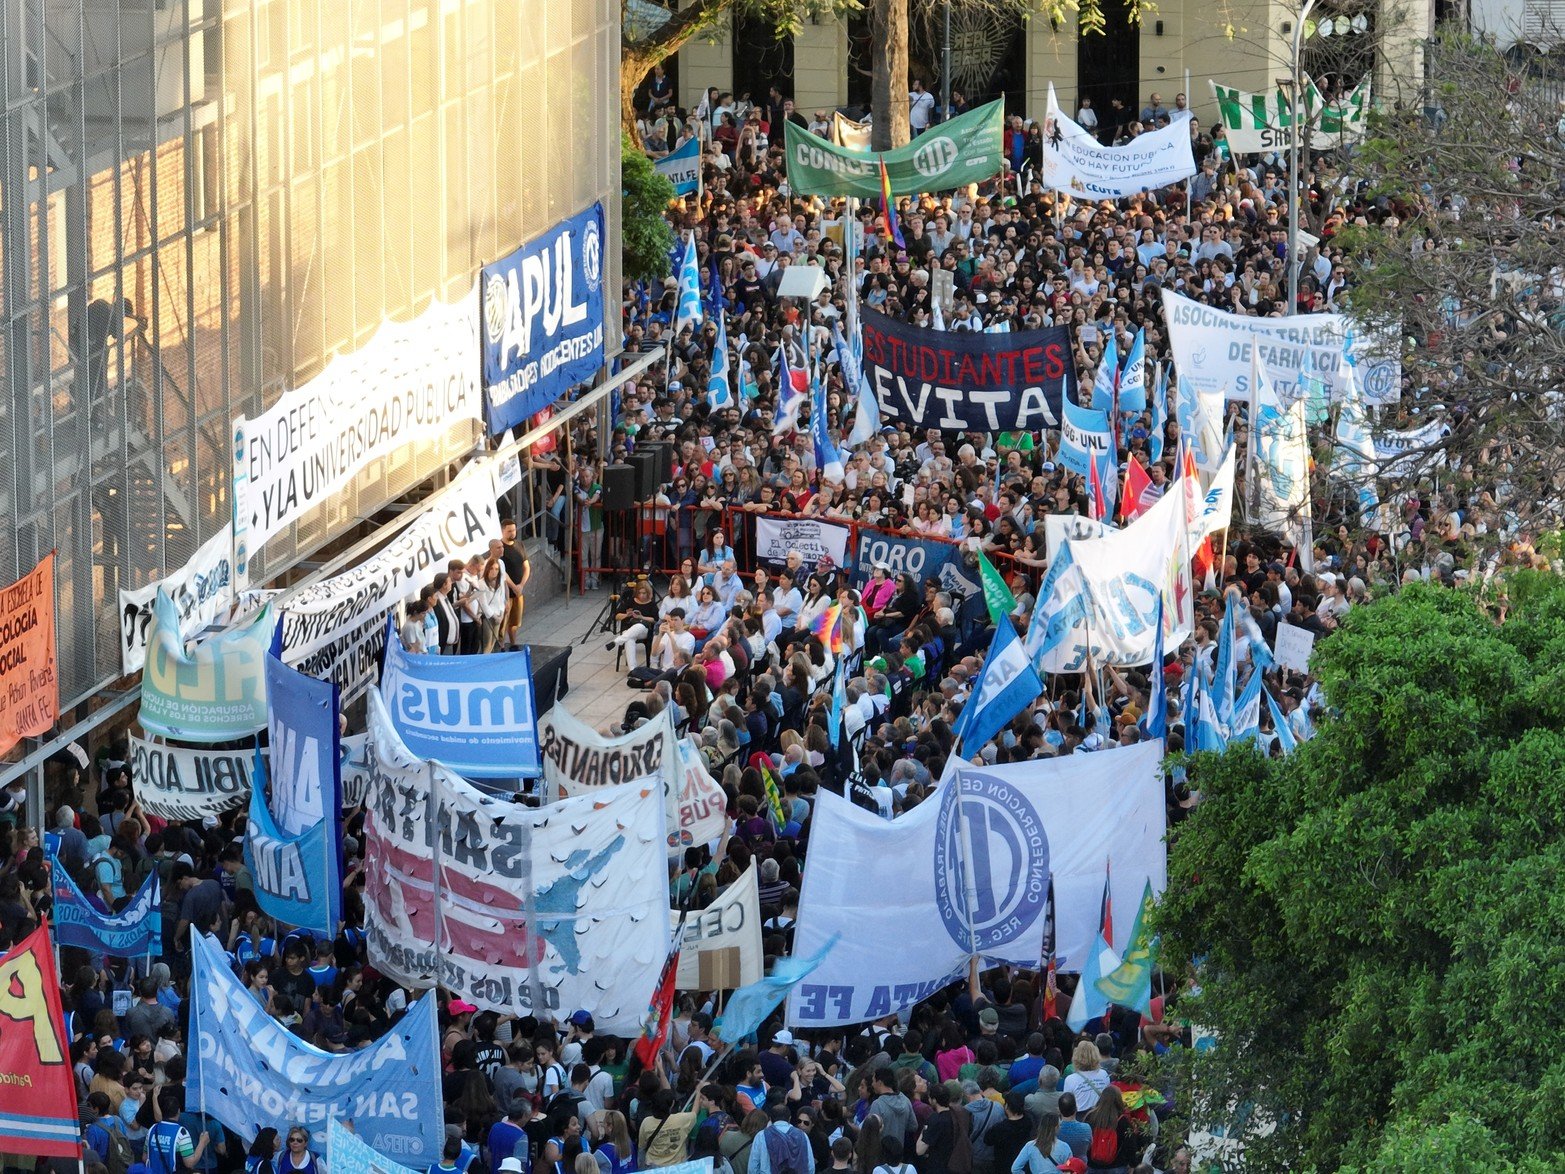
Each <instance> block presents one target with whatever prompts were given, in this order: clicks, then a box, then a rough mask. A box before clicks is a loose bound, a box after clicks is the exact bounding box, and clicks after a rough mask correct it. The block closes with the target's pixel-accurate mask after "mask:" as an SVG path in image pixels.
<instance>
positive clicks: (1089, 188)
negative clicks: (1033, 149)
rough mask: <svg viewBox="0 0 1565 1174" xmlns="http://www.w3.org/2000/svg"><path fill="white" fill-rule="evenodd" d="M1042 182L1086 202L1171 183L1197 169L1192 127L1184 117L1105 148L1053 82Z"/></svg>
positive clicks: (1045, 125)
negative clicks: (1067, 108) (1063, 102)
mask: <svg viewBox="0 0 1565 1174" xmlns="http://www.w3.org/2000/svg"><path fill="white" fill-rule="evenodd" d="M1041 158H1042V165H1041V166H1040V167H1039V169H1038V170H1039V174H1040V175H1041V176H1042V179H1043V186H1044V187H1046V188H1053V189H1054V190H1055V191H1061V192H1069V193H1070V194H1071V195H1072V196H1075V197H1077V198H1080V199H1086V200H1117V199H1120V198H1122V197H1124V196H1134V195H1136V194H1137V193H1138V192H1141V191H1145V190H1149V189H1157V188H1161V187H1167V186H1168V185H1169V184H1171V183H1178V182H1179V181H1180V180H1182V179H1188V178H1189V177H1190V176H1192V175H1194V174H1195V172H1196V165H1195V156H1194V155H1193V154H1192V153H1191V150H1190V128H1189V127H1188V126H1186V125H1185V122H1184V120H1183V119H1178V120H1176V121H1174V122H1171V123H1169V124H1168V125H1167V126H1165V127H1164V128H1163V129H1161V130H1148V131H1146V132H1144V133H1142V134H1139V135H1137V136H1136V137H1135V138H1133V139H1131V140H1130V142H1128V143H1126V144H1124V145H1123V146H1119V147H1105V146H1103V145H1102V144H1101V143H1099V142H1098V140H1097V139H1096V138H1095V137H1094V136H1093V135H1092V134H1090V133H1089V132H1088V131H1086V130H1083V129H1082V128H1081V127H1080V126H1079V125H1078V124H1077V123H1076V122H1075V120H1074V119H1072V118H1070V117H1069V116H1068V115H1067V114H1066V113H1065V112H1064V111H1063V110H1061V109H1060V107H1059V104H1058V103H1057V102H1056V101H1055V100H1054V83H1053V82H1050V83H1049V101H1048V108H1047V115H1046V117H1045V119H1044V124H1043V152H1042V156H1041Z"/></svg>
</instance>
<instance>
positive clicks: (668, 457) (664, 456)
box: [641, 440, 674, 485]
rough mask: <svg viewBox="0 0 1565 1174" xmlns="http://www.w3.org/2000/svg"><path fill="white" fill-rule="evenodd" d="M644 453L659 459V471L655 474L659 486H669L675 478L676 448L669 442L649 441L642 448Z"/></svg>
mask: <svg viewBox="0 0 1565 1174" xmlns="http://www.w3.org/2000/svg"><path fill="white" fill-rule="evenodd" d="M641 451H642V452H649V453H652V454H653V455H654V456H655V457H657V462H658V463H657V470H656V472H655V473H654V474H653V475H654V476H655V477H656V479H657V484H659V485H667V484H668V483H669V481H670V480H672V479H673V476H674V446H673V444H672V443H671V442H669V441H667V440H653V441H648V442H647V443H646V444H644V445H642V446H641Z"/></svg>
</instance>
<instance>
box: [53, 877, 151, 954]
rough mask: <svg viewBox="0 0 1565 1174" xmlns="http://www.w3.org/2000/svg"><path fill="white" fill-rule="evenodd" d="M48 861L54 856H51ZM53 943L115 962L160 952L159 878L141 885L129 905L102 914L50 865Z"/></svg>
mask: <svg viewBox="0 0 1565 1174" xmlns="http://www.w3.org/2000/svg"><path fill="white" fill-rule="evenodd" d="M50 855H51V857H52V856H53V853H52V852H51V853H50ZM50 874H51V875H52V876H53V877H54V940H55V941H56V942H58V943H59V944H60V945H62V946H75V947H77V948H78V949H82V950H91V951H92V952H93V953H95V954H109V955H112V956H113V957H115V958H145V957H147V956H148V955H157V954H161V953H162V952H163V896H162V888H161V886H160V885H159V884H158V874H157V873H156V872H153V873H152V875H151V876H149V877H147V879H146V880H145V881H143V882H142V884H141V888H140V889H138V890H137V891H136V895H135V897H133V898H132V899H131V901H130V904H128V905H126V906H125V908H123V909H121V910H120V911H119V912H118V913H105V912H103V910H101V909H99V908H98V907H97V906H96V905H94V904H93V903H92V901H91V900H90V899H89V898H88V897H87V895H86V894H85V893H83V892H82V891H81V890H80V889H79V888H77V887H76V882H75V881H73V880H72V879H71V874H70V873H68V872H66V871H65V866H64V865H62V864H61V863H60V862H59V861H58V860H54V861H53V867H52V868H51V870H50Z"/></svg>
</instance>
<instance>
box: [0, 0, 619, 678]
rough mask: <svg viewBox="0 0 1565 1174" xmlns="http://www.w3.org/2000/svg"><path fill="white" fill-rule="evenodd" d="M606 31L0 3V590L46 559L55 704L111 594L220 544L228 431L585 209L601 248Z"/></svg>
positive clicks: (453, 450)
mask: <svg viewBox="0 0 1565 1174" xmlns="http://www.w3.org/2000/svg"><path fill="white" fill-rule="evenodd" d="M618 37H619V0H0V54H3V59H0V96H3V98H4V104H3V106H0V132H3V133H0V278H3V280H0V325H3V329H0V387H3V389H4V392H3V394H0V581H3V582H10V581H11V580H13V579H15V578H16V577H17V576H18V574H20V573H21V572H22V571H25V570H26V569H27V568H28V567H30V566H31V565H32V564H33V563H34V562H36V561H37V559H38V558H39V557H40V556H41V555H42V554H44V553H46V552H47V551H48V550H50V549H51V548H57V549H58V551H59V563H58V566H57V571H56V576H57V581H58V592H59V599H58V601H57V603H58V611H57V614H58V617H59V641H60V670H61V699H62V701H63V702H64V703H65V704H66V705H70V704H72V703H74V702H76V701H79V700H81V699H83V698H85V697H87V696H88V695H90V694H91V693H92V692H93V691H95V690H96V689H98V688H100V687H102V686H103V685H104V684H105V683H107V682H109V681H111V680H113V679H114V678H116V677H117V676H119V651H118V636H117V632H116V630H115V625H116V620H115V615H116V606H115V605H116V602H117V599H116V593H117V592H118V591H119V590H120V589H121V588H131V587H138V586H142V585H144V584H146V583H148V582H151V581H152V580H155V579H157V578H160V577H161V576H162V575H164V574H165V573H166V572H167V571H168V570H171V569H174V568H177V567H179V566H181V565H182V564H183V563H184V562H185V561H186V560H187V559H188V558H189V557H190V555H191V554H192V553H194V551H195V550H196V548H197V547H198V546H199V545H200V544H201V543H202V542H203V541H205V540H206V539H207V538H210V537H211V536H212V535H213V534H215V533H216V532H217V531H219V530H221V529H222V527H223V526H224V525H225V524H226V523H227V522H228V521H229V518H230V514H231V508H232V506H231V476H232V455H231V451H232V450H231V437H232V422H233V421H234V419H236V418H237V417H239V416H251V415H254V414H256V413H257V412H259V411H260V410H262V409H263V408H264V407H266V406H268V405H270V404H272V403H274V402H275V401H276V400H277V398H278V397H279V396H281V395H282V394H283V392H284V390H285V389H288V388H292V387H298V386H300V385H301V384H303V383H304V382H306V381H307V380H309V379H310V378H311V377H313V376H314V375H316V374H318V373H319V372H320V370H321V369H322V368H323V367H324V366H325V364H326V362H327V360H328V359H329V358H330V357H331V356H332V355H333V354H336V353H343V352H348V351H352V350H354V349H356V348H358V347H359V346H361V345H362V344H363V343H364V342H366V341H367V340H368V339H369V338H370V337H371V336H372V335H373V334H374V333H375V331H376V329H377V327H379V326H380V325H381V323H382V322H383V321H384V320H386V319H388V318H395V319H406V318H409V317H412V316H413V315H415V314H417V313H419V312H421V311H422V310H424V309H425V308H427V307H428V306H429V304H430V302H431V301H432V300H434V299H440V300H444V301H452V300H455V299H458V298H460V297H464V296H469V295H470V294H471V291H472V289H473V285H474V280H475V277H476V275H477V271H478V269H479V268H480V267H481V266H482V265H483V264H485V263H486V262H488V261H490V260H493V259H495V258H497V257H500V256H503V255H504V254H505V253H507V252H509V251H511V250H512V249H514V248H515V247H516V246H517V245H519V244H520V243H522V242H523V241H525V240H527V239H529V238H531V237H533V236H535V235H537V234H538V233H540V232H542V231H543V230H544V229H546V228H547V227H549V226H550V225H551V224H553V223H554V222H555V221H557V220H559V219H561V218H562V217H564V216H566V215H569V214H570V213H572V212H575V211H577V210H579V209H581V208H583V207H585V206H587V205H588V204H590V203H591V202H592V201H594V200H597V199H602V200H604V202H605V208H606V209H607V211H608V214H609V216H610V224H611V234H610V239H611V240H612V239H617V224H616V223H615V218H616V217H617V215H618V200H617V198H614V197H615V195H616V193H617V190H618V182H619V180H618V151H619V148H618V131H617V129H616V128H617V106H616V103H615V101H614V95H616V94H617V93H618V90H617V84H616V83H617V70H618V64H619V48H618ZM606 262H607V267H608V268H609V272H608V273H607V274H606V275H605V281H606V284H609V286H610V288H617V286H618V278H617V265H618V256H617V253H616V252H615V251H613V250H610V255H609V257H607V258H606ZM364 394H365V395H366V396H372V395H374V394H375V389H374V388H373V387H366V388H365V389H364ZM475 439H476V435H475V433H474V431H473V430H472V429H469V428H465V427H460V426H458V427H454V428H453V429H452V430H451V432H450V433H449V434H448V436H447V437H446V440H445V443H444V444H443V445H440V444H437V445H431V446H430V447H429V448H428V449H427V450H426V451H420V452H416V453H404V454H400V455H398V456H397V457H396V458H392V459H388V460H386V461H383V462H377V463H376V464H375V465H372V466H371V467H370V468H368V469H366V470H365V471H364V473H363V474H361V475H360V476H359V477H358V478H357V479H356V480H355V482H354V484H353V485H352V486H351V487H350V488H349V489H348V490H347V491H345V492H344V493H342V494H341V495H339V496H338V498H337V499H335V501H334V502H333V503H331V504H330V505H328V506H326V507H324V508H322V509H319V510H317V511H315V512H314V513H312V514H310V515H308V516H307V517H306V518H304V519H303V521H302V522H300V523H299V524H298V525H297V526H295V527H294V528H292V529H290V530H288V531H285V532H283V533H281V534H279V535H277V536H276V537H274V538H273V539H271V540H270V541H269V542H268V543H267V545H266V547H265V548H264V550H263V552H262V554H261V556H260V557H259V558H257V559H256V560H254V562H253V563H252V568H253V569H252V573H251V577H252V580H253V581H255V582H258V583H259V582H263V581H264V580H265V579H266V578H267V577H268V576H269V575H273V574H276V573H278V572H279V571H281V570H283V569H285V568H287V567H289V566H291V565H293V564H294V563H297V562H298V561H300V560H301V559H303V558H305V557H307V556H308V555H309V554H310V553H311V552H312V551H314V550H316V549H317V548H319V547H320V546H321V544H322V543H324V542H326V541H327V540H329V539H330V538H331V537H333V536H334V535H335V534H337V533H340V532H341V531H342V529H343V528H344V527H345V526H347V525H349V524H351V523H353V522H356V521H358V520H360V519H362V518H364V517H366V516H368V515H370V514H372V513H373V512H374V511H375V510H377V509H378V508H379V507H381V506H382V505H384V504H385V503H386V502H388V501H389V500H391V499H393V498H395V497H396V496H398V495H399V494H401V493H402V492H404V491H405V490H407V489H408V488H409V487H410V486H413V485H415V484H416V483H418V482H419V481H421V480H423V479H424V478H426V477H428V476H429V475H430V474H431V473H432V472H434V471H435V470H436V469H438V468H439V466H440V465H442V464H443V463H444V462H445V461H447V460H449V459H451V458H452V457H454V456H456V455H459V454H460V453H462V452H464V451H466V450H467V449H468V448H470V447H471V445H472V443H473V442H474V440H475Z"/></svg>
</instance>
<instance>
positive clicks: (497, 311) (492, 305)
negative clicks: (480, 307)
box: [484, 273, 507, 339]
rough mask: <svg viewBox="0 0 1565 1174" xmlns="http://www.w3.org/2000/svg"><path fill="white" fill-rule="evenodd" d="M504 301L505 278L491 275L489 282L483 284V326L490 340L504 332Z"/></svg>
mask: <svg viewBox="0 0 1565 1174" xmlns="http://www.w3.org/2000/svg"><path fill="white" fill-rule="evenodd" d="M505 299H506V290H505V278H503V277H501V276H500V275H499V274H498V273H494V274H491V275H490V277H489V280H488V281H486V282H484V325H485V326H486V327H487V328H488V330H489V337H490V338H491V339H497V338H499V337H500V335H501V333H502V332H504V330H505V318H506V312H507V306H506V300H505Z"/></svg>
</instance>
